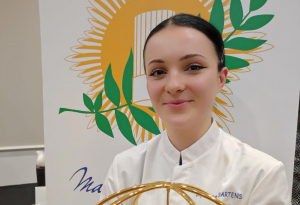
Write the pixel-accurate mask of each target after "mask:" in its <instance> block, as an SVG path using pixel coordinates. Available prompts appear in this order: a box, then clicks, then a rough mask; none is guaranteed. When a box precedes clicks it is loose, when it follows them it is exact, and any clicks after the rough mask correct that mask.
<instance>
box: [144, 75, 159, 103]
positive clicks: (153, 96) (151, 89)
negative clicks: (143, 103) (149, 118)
mask: <svg viewBox="0 0 300 205" xmlns="http://www.w3.org/2000/svg"><path fill="white" fill-rule="evenodd" d="M147 90H148V94H149V97H150V100H151V102H152V105H153V106H155V104H157V103H158V101H159V96H160V93H161V88H160V85H159V83H156V82H154V81H151V80H148V81H147Z"/></svg>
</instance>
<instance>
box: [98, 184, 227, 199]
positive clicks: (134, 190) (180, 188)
mask: <svg viewBox="0 0 300 205" xmlns="http://www.w3.org/2000/svg"><path fill="white" fill-rule="evenodd" d="M163 188H165V189H167V205H169V200H170V190H174V191H176V192H177V193H178V194H180V195H181V196H182V197H183V198H184V199H185V200H186V201H187V202H188V203H189V204H190V205H196V203H195V202H194V201H193V200H192V199H191V197H190V196H189V195H187V194H186V193H185V192H184V191H188V192H191V193H193V194H197V195H199V196H201V197H204V198H206V199H208V200H209V201H212V202H214V203H215V204H218V205H226V204H224V203H223V202H221V201H220V200H218V199H217V198H216V197H214V196H213V195H211V194H209V193H207V192H206V191H204V190H202V189H200V188H197V187H195V186H192V185H188V184H183V183H174V182H162V181H159V182H153V183H148V184H141V185H136V186H132V187H129V188H126V189H123V190H121V191H118V192H116V193H114V194H111V195H110V196H108V197H106V198H105V199H103V200H101V201H100V202H99V203H97V205H103V204H105V203H106V202H108V201H110V200H112V199H114V198H116V197H118V196H121V195H123V194H126V195H124V196H122V197H121V198H119V199H117V200H116V201H114V202H113V203H111V205H119V204H121V203H122V202H124V201H126V200H128V199H131V198H132V197H135V199H134V201H133V203H132V205H136V204H137V202H138V200H139V198H140V197H141V195H142V194H143V193H145V192H148V191H151V190H154V189H163Z"/></svg>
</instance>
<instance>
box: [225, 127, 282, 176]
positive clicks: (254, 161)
mask: <svg viewBox="0 0 300 205" xmlns="http://www.w3.org/2000/svg"><path fill="white" fill-rule="evenodd" d="M221 135H222V145H223V147H224V148H225V150H227V151H226V152H227V153H228V154H229V155H231V156H232V157H233V158H234V159H236V160H237V161H238V162H239V163H240V164H245V165H250V164H251V166H252V167H253V168H255V169H256V170H264V171H266V172H268V171H270V170H271V169H273V168H276V167H279V166H283V164H282V162H280V161H278V160H277V159H275V158H274V157H272V156H270V155H268V154H266V153H264V152H262V151H259V150H257V149H255V148H253V147H251V146H250V145H248V144H246V143H243V142H241V141H240V140H239V139H237V138H235V137H233V136H232V135H230V134H228V133H226V132H224V131H223V130H221Z"/></svg>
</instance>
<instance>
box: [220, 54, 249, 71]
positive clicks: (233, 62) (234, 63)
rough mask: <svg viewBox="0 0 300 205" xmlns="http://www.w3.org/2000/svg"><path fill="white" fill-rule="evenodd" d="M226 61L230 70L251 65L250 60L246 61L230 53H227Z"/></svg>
mask: <svg viewBox="0 0 300 205" xmlns="http://www.w3.org/2000/svg"><path fill="white" fill-rule="evenodd" d="M225 62H226V67H227V68H228V70H233V69H238V68H244V67H247V66H249V65H250V64H249V63H248V61H245V60H243V59H240V58H237V57H234V56H228V55H225Z"/></svg>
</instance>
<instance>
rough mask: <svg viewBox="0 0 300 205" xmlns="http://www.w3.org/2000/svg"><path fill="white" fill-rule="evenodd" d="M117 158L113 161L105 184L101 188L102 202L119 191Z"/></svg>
mask: <svg viewBox="0 0 300 205" xmlns="http://www.w3.org/2000/svg"><path fill="white" fill-rule="evenodd" d="M116 158H117V156H116V157H115V159H114V160H113V162H112V164H111V166H110V168H109V170H108V173H107V175H106V178H105V180H104V183H103V185H102V188H101V193H100V201H101V200H102V199H104V198H106V197H108V196H109V195H111V194H113V193H115V192H117V191H119V188H118V187H119V186H118V167H117V159H116Z"/></svg>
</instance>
